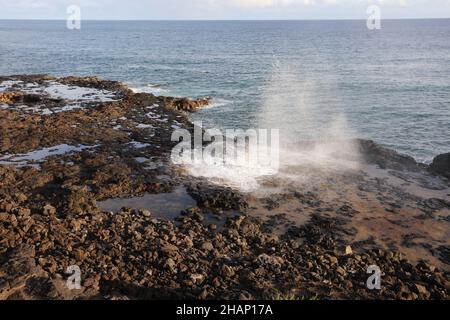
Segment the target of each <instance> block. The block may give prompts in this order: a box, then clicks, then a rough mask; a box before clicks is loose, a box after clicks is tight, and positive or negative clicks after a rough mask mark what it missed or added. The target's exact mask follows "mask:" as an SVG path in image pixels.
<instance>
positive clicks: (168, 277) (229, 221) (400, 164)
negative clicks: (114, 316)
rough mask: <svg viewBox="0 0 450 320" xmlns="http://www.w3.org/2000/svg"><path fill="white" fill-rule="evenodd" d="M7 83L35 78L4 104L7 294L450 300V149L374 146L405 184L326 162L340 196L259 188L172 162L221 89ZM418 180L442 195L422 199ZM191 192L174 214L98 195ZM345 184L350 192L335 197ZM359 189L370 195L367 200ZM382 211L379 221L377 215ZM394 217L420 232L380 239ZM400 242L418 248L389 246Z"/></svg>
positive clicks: (2, 217) (3, 292) (39, 79)
mask: <svg viewBox="0 0 450 320" xmlns="http://www.w3.org/2000/svg"><path fill="white" fill-rule="evenodd" d="M4 81H22V84H20V83H19V84H18V83H15V84H12V85H11V86H10V87H9V88H7V91H8V92H15V93H14V94H9V95H4V94H3V95H2V96H1V99H2V100H0V106H2V105H3V107H2V108H0V114H1V117H0V119H1V120H0V121H1V124H2V126H1V132H2V135H1V145H0V151H1V155H0V176H2V182H1V183H0V194H1V195H2V197H1V199H2V200H0V223H1V225H0V227H1V229H0V233H1V235H2V241H1V242H0V298H2V299H6V298H34V299H39V298H47V299H61V298H77V299H164V298H189V299H211V298H215V299H217V298H224V299H273V298H277V297H278V298H281V299H287V298H289V297H295V298H298V299H303V298H304V299H312V298H332V299H349V298H357V299H364V298H368V299H380V298H381V299H395V298H399V299H430V298H431V299H448V298H449V290H450V280H449V279H450V278H449V270H450V268H449V263H450V257H449V253H450V246H449V245H450V244H449V243H448V230H449V229H448V224H449V223H450V219H449V216H450V203H449V202H448V201H446V200H445V190H447V189H446V188H448V187H449V182H448V181H449V180H448V177H449V176H448V172H449V171H448V167H446V165H447V160H445V159H447V158H445V157H446V156H445V155H443V156H440V157H438V158H436V159H437V160H436V161H435V162H434V163H433V164H432V165H431V166H427V165H423V164H417V163H416V161H415V160H414V159H413V158H411V157H407V156H402V155H399V154H398V153H396V152H395V151H392V150H389V149H386V148H383V147H380V146H378V145H376V144H375V143H374V142H371V141H367V140H358V145H359V146H360V152H361V154H363V155H364V162H365V164H366V165H367V166H374V165H376V169H373V170H380V171H377V172H376V174H379V175H385V174H390V172H396V173H395V175H394V178H397V179H400V180H401V181H402V182H395V183H394V182H392V181H391V180H389V179H392V178H390V177H387V176H381V177H379V176H376V174H375V173H374V174H373V176H371V175H369V176H368V175H367V172H364V173H361V172H357V173H354V174H343V175H339V176H337V177H335V176H333V177H330V176H328V175H325V174H322V173H321V172H319V171H317V172H316V171H314V172H313V173H312V175H314V176H315V178H317V177H318V179H319V180H320V181H319V182H320V184H319V185H322V184H323V182H324V181H328V183H329V185H327V186H325V187H324V188H325V189H324V190H326V192H322V191H321V190H320V189H316V190H315V191H314V190H306V188H307V187H308V186H306V185H303V184H302V183H301V182H295V183H291V184H289V185H287V187H286V186H285V185H284V184H283V187H284V190H283V192H282V193H276V194H270V195H268V196H262V197H258V196H255V195H248V194H243V193H241V192H240V191H238V190H234V189H232V188H229V187H227V186H220V185H215V184H211V183H210V182H208V181H207V180H206V179H202V178H195V177H192V176H189V175H188V174H187V173H186V171H185V170H183V168H180V167H177V166H174V165H172V164H171V162H170V151H171V149H172V147H173V146H174V142H172V141H170V137H171V133H172V131H173V128H174V127H178V128H186V129H188V130H192V124H191V123H190V121H189V119H188V116H187V115H186V114H184V113H183V112H195V110H197V109H198V108H201V107H202V106H205V105H207V103H208V100H207V99H199V100H189V99H185V98H170V97H156V96H154V95H152V94H146V93H133V92H132V91H131V90H129V89H128V88H127V87H126V86H125V85H123V84H121V83H120V82H114V81H103V80H100V79H98V78H95V77H89V78H77V77H67V78H60V79H56V78H53V77H49V76H12V77H0V82H1V83H4ZM26 83H34V84H36V85H35V86H34V87H33V86H32V87H31V88H30V87H24V86H23V85H24V84H26ZM80 88H83V89H80ZM89 88H90V89H93V91H89V90H88V91H86V90H87V89H89ZM27 90H30V91H29V92H27ZM58 90H59V91H58ZM80 90H81V91H80ZM77 92H78V93H77ZM80 92H81V93H80ZM79 93H80V94H81V95H80V94H79ZM1 94H2V92H0V95H1ZM58 94H60V95H61V94H62V96H58ZM67 95H69V97H70V99H67V98H66V97H67ZM83 95H85V96H83ZM68 100H70V101H68ZM23 106H26V107H23ZM68 106H69V108H67V107H68ZM55 111H56V112H55ZM180 111H181V112H180ZM55 146H59V148H56V150H57V151H56V152H55V151H54V150H55ZM36 151H40V152H38V154H36V153H33V152H36ZM30 153H31V154H30ZM442 158H443V159H444V160H441V159H442ZM18 164H19V165H18ZM300 169H302V168H300ZM303 169H304V168H303ZM310 174H311V173H310ZM445 175H446V176H445ZM271 183H272V184H273V185H274V186H277V181H272V182H271ZM407 183H409V184H410V187H411V188H410V189H407V187H408V186H405V184H407ZM308 185H311V184H310V183H309V182H308ZM416 185H421V188H422V189H426V190H428V191H427V192H430V194H431V195H432V196H427V197H420V196H418V195H416V194H414V192H413V191H410V190H412V189H414V191H417V190H418V188H417V187H416ZM180 186H182V187H183V188H184V190H182V191H181V192H182V196H183V197H184V198H189V197H190V198H191V199H193V201H195V202H196V203H197V206H196V207H195V208H187V207H186V208H184V209H182V210H180V211H182V212H181V214H180V215H179V216H177V217H176V218H175V219H174V220H171V219H167V217H164V215H163V214H160V215H159V216H155V215H154V213H153V212H152V210H151V209H150V210H148V209H145V210H144V209H142V208H139V207H134V208H128V209H122V210H120V211H118V212H115V213H112V212H102V209H101V208H100V207H99V206H98V203H97V201H98V202H101V201H103V200H107V199H115V198H130V197H135V198H136V197H140V196H143V195H146V194H152V195H158V194H171V193H172V192H174V190H175V189H177V187H180ZM313 186H314V187H315V186H316V185H314V184H313ZM344 186H345V187H347V188H348V189H349V190H348V193H347V194H346V195H344V194H337V196H334V195H333V196H330V194H331V192H332V191H333V190H334V188H336V189H340V190H339V192H341V191H343V189H344V188H343V187H344ZM439 188H441V189H439ZM422 189H420V190H418V193H419V195H422V194H425V193H424V190H422ZM355 190H358V192H362V193H365V194H364V195H362V199H365V200H364V201H362V200H361V199H360V198H358V199H357V197H356V196H357V195H358V194H357V192H355ZM408 190H409V191H408ZM439 190H440V191H442V190H444V191H442V192H440V191H439ZM441 193H442V194H443V195H441ZM348 194H351V196H349V195H348ZM427 195H428V194H427ZM435 195H439V197H438V196H436V197H435ZM447 195H448V194H447ZM358 196H359V195H358ZM442 197H444V198H443V199H442ZM399 199H400V200H401V201H403V202H404V203H405V205H404V207H403V205H401V206H400V207H399ZM447 200H448V199H447ZM152 201H154V198H152ZM166 201H171V200H170V198H169V200H166ZM374 203H377V204H378V206H379V207H377V208H375V207H374V206H373V204H374ZM161 206H162V207H164V203H162V205H161ZM411 207H413V208H414V211H411ZM373 208H375V209H374V211H371V210H372V209H373ZM177 209H180V208H177ZM385 209H386V210H388V209H389V210H390V211H386V210H385ZM155 211H158V210H155ZM162 211H163V210H162ZM289 211H292V213H291V215H294V214H297V215H299V216H301V217H300V218H299V220H298V221H296V220H295V217H294V218H293V217H290V216H289V215H290V214H289ZM389 212H390V213H392V216H387V214H389ZM412 212H414V213H416V215H417V217H414V219H411V213H412ZM286 213H288V214H286ZM373 215H375V216H376V217H377V219H376V220H375V221H374V222H371V223H369V224H367V223H366V221H367V220H365V219H366V218H367V219H368V218H369V217H371V216H373ZM291 218H292V219H291ZM396 219H397V220H396ZM384 220H392V221H393V222H392V223H391V224H390V225H389V226H387V225H385V226H382V227H386V228H387V229H389V228H392V227H393V226H398V228H399V229H394V230H391V231H389V232H390V233H393V234H395V233H397V232H399V230H401V228H404V229H409V230H413V231H411V232H409V234H412V235H413V236H412V237H409V238H408V237H406V238H405V237H403V238H401V239H388V241H385V242H386V243H385V244H386V245H384V246H381V248H378V247H380V244H379V243H375V240H378V239H376V238H377V237H376V235H379V234H382V231H383V230H375V229H376V228H375V229H368V226H371V227H373V224H377V223H380V221H384ZM412 220H414V221H412ZM296 222H298V224H297V223H296ZM408 223H410V224H408ZM402 224H405V225H404V226H402ZM424 224H425V225H426V224H429V225H430V226H431V228H437V230H441V233H442V234H441V235H440V236H441V237H442V238H441V239H431V241H430V242H434V243H435V245H434V246H433V247H431V248H427V247H426V246H422V244H423V243H419V244H417V243H414V242H415V241H416V240H417V239H419V240H425V241H424V242H428V240H430V239H429V238H426V233H427V230H423V228H422V227H423V225H424ZM363 230H365V232H366V236H367V237H361V234H362V233H363ZM372 232H373V234H372ZM377 232H378V233H377ZM383 232H384V231H383ZM374 235H375V237H374ZM414 235H415V236H414ZM371 237H372V238H375V239H371ZM424 237H425V238H424ZM430 237H431V235H430ZM443 239H447V242H446V241H445V240H443ZM368 240H372V242H371V241H368ZM394 240H395V241H398V243H397V242H396V243H395V245H396V246H398V245H399V244H403V247H401V248H400V249H399V248H398V247H397V248H389V243H391V242H392V243H393V241H394ZM408 245H411V247H413V248H415V250H417V246H421V247H422V248H421V250H423V251H420V254H424V255H425V254H426V257H427V258H430V259H431V258H433V262H432V263H430V262H421V261H417V258H415V259H414V260H415V261H413V262H412V261H410V260H408V259H409V256H408V254H407V255H406V257H405V254H404V253H402V252H398V251H397V250H400V251H403V250H406V251H408ZM377 248H378V249H377ZM427 250H428V251H430V252H429V253H425V251H427ZM410 252H411V250H410V251H408V253H410ZM433 252H434V253H435V254H433ZM437 263H439V264H440V265H439V267H436V266H435V264H437ZM373 264H377V265H379V266H380V267H381V269H382V270H383V274H384V275H383V279H384V286H383V290H381V291H371V290H367V288H366V282H365V281H366V279H367V267H368V266H370V265H373ZM71 265H78V266H79V267H80V269H81V271H82V279H83V281H82V289H80V290H67V288H66V287H65V282H66V278H67V275H66V274H65V272H66V269H67V267H69V266H71ZM430 279H431V280H430Z"/></svg>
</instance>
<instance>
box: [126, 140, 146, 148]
mask: <svg viewBox="0 0 450 320" xmlns="http://www.w3.org/2000/svg"><path fill="white" fill-rule="evenodd" d="M129 144H131V145H132V146H133V148H135V149H143V148H147V147H149V146H151V144H149V143H142V142H139V141H134V140H133V141H131V142H130V143H129Z"/></svg>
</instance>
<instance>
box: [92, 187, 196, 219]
mask: <svg viewBox="0 0 450 320" xmlns="http://www.w3.org/2000/svg"><path fill="white" fill-rule="evenodd" d="M97 204H98V206H99V207H100V208H101V209H102V210H103V211H112V212H119V211H120V209H122V208H124V207H126V208H133V209H148V210H149V211H150V212H151V213H152V216H153V217H158V218H166V219H174V218H176V217H177V216H179V215H180V212H181V211H183V210H186V209H188V208H192V207H196V206H197V202H196V201H195V200H194V199H193V198H192V197H191V196H190V195H189V194H188V193H187V191H186V189H185V188H184V187H178V188H176V189H175V190H174V191H173V192H171V193H159V194H146V195H144V196H142V197H133V198H116V199H108V200H105V201H98V202H97Z"/></svg>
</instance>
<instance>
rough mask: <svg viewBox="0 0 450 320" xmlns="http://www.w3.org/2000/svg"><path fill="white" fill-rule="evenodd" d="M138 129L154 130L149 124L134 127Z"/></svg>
mask: <svg viewBox="0 0 450 320" xmlns="http://www.w3.org/2000/svg"><path fill="white" fill-rule="evenodd" d="M136 128H138V129H155V127H154V126H152V125H151V124H145V123H140V124H138V125H137V126H136Z"/></svg>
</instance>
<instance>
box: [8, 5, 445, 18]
mask: <svg viewBox="0 0 450 320" xmlns="http://www.w3.org/2000/svg"><path fill="white" fill-rule="evenodd" d="M72 4H76V5H79V6H80V7H81V14H82V19H111V20H116V19H127V20H128V19H130V20H135V19H136V20H154V19H157V20H159V19H163V20H166V19H169V20H171V19H366V17H367V14H366V9H367V7H368V6H369V5H370V4H377V5H379V6H380V7H381V10H382V11H381V12H382V18H386V19H391V18H450V0H125V1H124V0H0V19H65V18H66V17H67V14H66V9H67V7H68V6H69V5H72Z"/></svg>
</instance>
